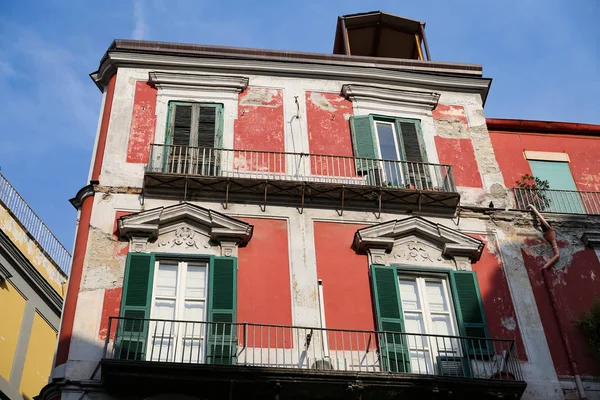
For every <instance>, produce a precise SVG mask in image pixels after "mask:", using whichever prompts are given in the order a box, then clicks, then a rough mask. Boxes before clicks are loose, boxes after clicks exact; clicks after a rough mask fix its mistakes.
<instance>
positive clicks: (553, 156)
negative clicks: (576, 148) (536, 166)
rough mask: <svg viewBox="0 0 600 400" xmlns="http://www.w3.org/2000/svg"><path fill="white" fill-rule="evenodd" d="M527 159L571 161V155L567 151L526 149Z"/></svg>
mask: <svg viewBox="0 0 600 400" xmlns="http://www.w3.org/2000/svg"><path fill="white" fill-rule="evenodd" d="M523 154H524V155H525V159H526V160H539V161H559V162H570V161H571V160H570V159H569V155H568V154H567V153H558V152H550V151H528V150H526V151H524V152H523Z"/></svg>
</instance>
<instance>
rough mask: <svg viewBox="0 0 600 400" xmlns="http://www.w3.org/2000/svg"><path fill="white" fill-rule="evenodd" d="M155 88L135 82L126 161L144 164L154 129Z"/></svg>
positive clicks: (146, 160) (144, 83)
mask: <svg viewBox="0 0 600 400" xmlns="http://www.w3.org/2000/svg"><path fill="white" fill-rule="evenodd" d="M156 93H157V90H156V88H153V87H152V86H150V85H149V84H148V83H147V82H143V81H138V82H136V83H135V97H134V99H133V115H132V117H131V131H130V132H129V143H128V144H127V162H129V163H140V164H145V163H147V162H148V156H149V154H150V144H151V143H152V142H153V141H154V131H155V129H156Z"/></svg>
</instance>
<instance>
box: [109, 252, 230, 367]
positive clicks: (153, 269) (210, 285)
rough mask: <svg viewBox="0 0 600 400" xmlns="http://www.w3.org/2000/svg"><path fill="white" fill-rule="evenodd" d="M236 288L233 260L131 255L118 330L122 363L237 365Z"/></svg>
mask: <svg viewBox="0 0 600 400" xmlns="http://www.w3.org/2000/svg"><path fill="white" fill-rule="evenodd" d="M236 287H237V259H236V258H234V257H215V256H203V257H191V258H187V259H186V258H180V257H174V256H169V255H165V254H156V255H155V254H153V253H130V254H129V256H128V257H127V266H126V268H125V280H124V285H123V299H122V301H121V313H120V316H121V319H120V320H119V324H118V327H117V329H116V337H115V344H116V350H115V353H116V354H117V357H118V358H120V359H127V360H149V361H176V362H194V363H217V364H231V363H233V362H234V357H235V348H236V343H235V338H234V335H232V323H234V322H235V314H236V291H237V289H236ZM211 343H212V346H211Z"/></svg>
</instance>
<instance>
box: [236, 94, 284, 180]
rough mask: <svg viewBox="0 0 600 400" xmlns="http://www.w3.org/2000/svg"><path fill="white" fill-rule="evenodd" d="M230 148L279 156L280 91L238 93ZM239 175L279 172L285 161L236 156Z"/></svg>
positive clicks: (281, 148) (281, 139)
mask: <svg viewBox="0 0 600 400" xmlns="http://www.w3.org/2000/svg"><path fill="white" fill-rule="evenodd" d="M238 103H239V104H238V117H237V120H236V121H235V123H234V139H233V148H234V149H236V150H238V149H239V150H257V151H272V152H283V151H284V150H285V147H284V132H283V123H284V121H283V94H282V91H281V90H280V89H266V88H248V89H246V90H245V91H244V92H243V93H240V95H239V100H238ZM234 163H235V168H236V169H237V170H239V171H262V172H282V171H283V170H284V169H285V158H284V157H282V156H280V155H276V154H266V153H260V154H258V153H252V152H241V151H240V152H236V153H235V159H234Z"/></svg>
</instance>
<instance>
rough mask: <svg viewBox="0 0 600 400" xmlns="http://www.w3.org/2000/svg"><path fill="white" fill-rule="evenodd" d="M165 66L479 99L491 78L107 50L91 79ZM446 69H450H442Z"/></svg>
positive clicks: (337, 65) (343, 65)
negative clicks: (343, 82)
mask: <svg viewBox="0 0 600 400" xmlns="http://www.w3.org/2000/svg"><path fill="white" fill-rule="evenodd" d="M119 67H129V68H144V67H146V68H148V67H150V68H157V69H159V68H168V69H187V70H189V69H193V70H195V71H201V70H206V71H214V70H219V71H222V72H227V73H243V74H259V75H279V76H281V75H285V76H290V75H292V76H294V75H296V76H297V77H298V78H310V79H344V80H348V81H358V82H361V81H363V82H373V81H378V82H379V83H383V84H391V85H405V86H413V87H422V88H427V89H430V90H446V91H450V92H452V91H456V92H465V93H477V94H479V96H480V97H481V98H482V99H485V98H486V97H487V92H488V90H489V87H490V84H491V80H490V79H488V78H483V77H481V76H473V75H466V74H465V71H464V70H462V69H461V70H459V71H456V73H457V74H458V73H462V74H464V75H463V76H457V75H453V76H449V75H440V74H435V73H432V72H435V71H432V69H431V68H427V69H424V70H421V71H417V70H416V68H415V69H414V70H410V71H407V70H408V69H410V68H406V70H399V69H384V68H377V67H374V66H373V65H351V63H348V62H346V63H344V64H335V65H328V64H325V63H319V64H312V63H306V62H293V61H269V60H248V59H239V58H217V57H215V58H209V57H181V56H172V55H162V54H143V53H127V52H108V53H107V54H106V58H105V61H104V63H103V64H102V66H101V68H100V70H99V71H98V72H97V73H94V74H93V76H92V77H93V79H94V81H95V82H97V83H98V82H102V81H104V79H105V78H106V77H107V76H109V75H110V73H112V71H114V68H119ZM444 72H446V73H449V72H450V71H444Z"/></svg>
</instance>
